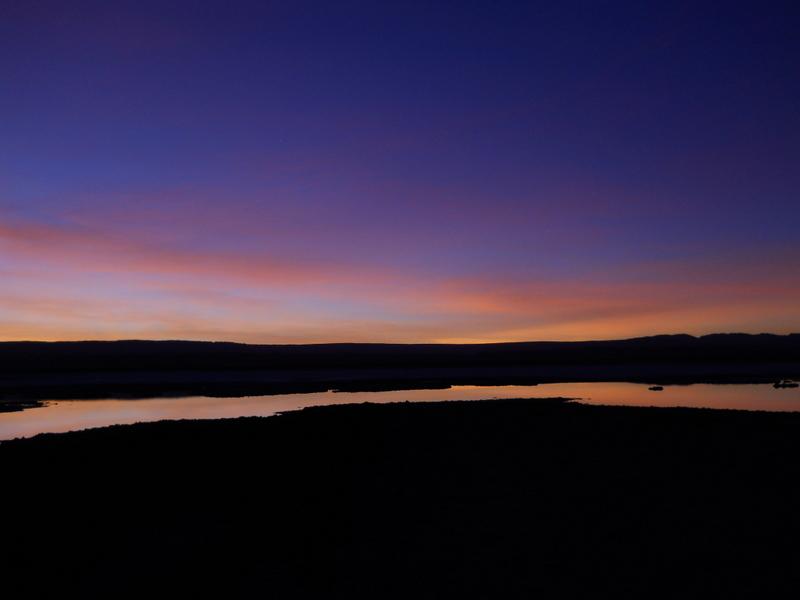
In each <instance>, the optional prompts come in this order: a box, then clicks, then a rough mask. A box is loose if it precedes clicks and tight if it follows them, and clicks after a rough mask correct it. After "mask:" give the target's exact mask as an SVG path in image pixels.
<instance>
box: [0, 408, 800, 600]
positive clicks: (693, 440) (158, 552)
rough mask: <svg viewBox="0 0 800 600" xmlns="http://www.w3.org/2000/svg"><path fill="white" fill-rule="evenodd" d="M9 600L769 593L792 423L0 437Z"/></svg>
mask: <svg viewBox="0 0 800 600" xmlns="http://www.w3.org/2000/svg"><path fill="white" fill-rule="evenodd" d="M0 473H2V476H3V493H2V494H0V514H2V516H3V517H4V518H3V539H2V544H0V582H2V589H3V590H4V591H8V590H13V589H15V587H14V586H15V585H22V586H23V587H22V588H18V589H22V590H23V591H19V592H17V593H16V594H13V593H12V594H11V595H9V596H8V597H9V598H12V597H13V598H39V597H48V598H58V599H63V598H80V599H81V600H84V599H89V598H103V599H106V598H110V597H135V598H141V597H152V598H193V597H207V596H208V595H209V594H210V595H211V596H212V597H215V598H226V599H227V598H281V599H293V598H342V599H347V600H356V599H360V598H369V599H370V600H373V599H375V598H381V599H393V598H398V599H399V598H402V599H409V598H459V599H460V598H469V599H471V598H481V599H485V598H538V597H541V598H616V597H625V598H658V597H668V598H728V597H737V598H739V597H743V596H745V597H751V598H776V597H785V598H790V597H796V591H797V589H798V587H797V586H798V585H800V570H798V568H797V564H798V561H799V560H800V544H798V539H800V511H798V509H797V507H798V506H799V505H800V413H747V412H740V411H713V410H697V409H649V408H626V407H597V406H586V405H580V404H574V403H565V402H563V401H559V400H549V401H543V400H535V401H496V402H443V403H434V404H425V403H407V404H393V405H352V406H337V407H320V408H313V409H306V410H303V411H299V412H294V413H288V414H285V415H283V416H279V417H274V418H269V419H257V418H248V419H232V420H222V421H182V422H162V423H150V424H142V425H135V426H127V427H123V426H117V427H110V428H106V429H98V430H90V431H85V432H78V433H71V434H61V435H42V436H38V437H36V438H33V439H29V440H20V441H14V442H3V443H0Z"/></svg>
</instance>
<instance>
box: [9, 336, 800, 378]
mask: <svg viewBox="0 0 800 600" xmlns="http://www.w3.org/2000/svg"><path fill="white" fill-rule="evenodd" d="M796 362H800V334H790V335H772V334H759V335H749V334H713V335H706V336H701V337H695V336H691V335H659V336H653V337H642V338H634V339H627V340H609V341H591V342H517V343H499V344H308V345H248V344H235V343H227V342H187V341H136V340H133V341H117V342H52V343H49V342H4V343H0V374H26V373H71V372H98V371H208V370H214V371H231V370H233V371H251V370H259V371H262V370H298V369H302V370H306V369H386V368H392V369H395V368H470V367H528V366H547V365H620V364H626V365H644V364H675V365H703V364H728V365H735V364H765V363H796Z"/></svg>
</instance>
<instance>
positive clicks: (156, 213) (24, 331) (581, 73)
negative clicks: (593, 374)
mask: <svg viewBox="0 0 800 600" xmlns="http://www.w3.org/2000/svg"><path fill="white" fill-rule="evenodd" d="M796 6H797V5H796V3H790V2H786V3H781V2H770V3H763V2H749V3H737V2H726V3H719V2H713V3H712V2H709V3H704V2H675V1H672V2H663V3H660V2H646V3H645V2H557V3H553V2H546V3H536V2H526V3H514V2H481V3H477V2H397V3H395V2H363V3H362V2H316V3H314V2H308V3H306V2H297V1H293V2H252V3H251V2H236V1H228V2H221V1H220V2H202V1H199V0H196V1H192V2H163V1H160V2H148V1H142V0H139V1H136V2H125V1H115V2H107V1H97V2H81V1H74V2H50V1H41V2H37V1H34V0H26V1H24V2H23V1H22V0H19V1H16V0H11V1H10V2H3V3H2V7H1V8H0V73H2V77H0V340H3V339H87V338H95V339H96V338H103V339H109V338H111V339H113V338H131V337H137V338H189V339H226V340H234V341H250V342H256V341H258V342H306V341H308V342H312V341H313V342H316V341H343V340H350V341H367V340H368V341H484V340H485V341H497V340H520V339H580V338H586V339H588V338H607V337H626V336H632V335H646V334H651V333H668V332H679V331H685V332H689V333H706V332H710V331H750V332H758V331H773V332H789V331H799V330H800V197H798V190H799V189H800V110H798V107H799V106H800V36H798V35H797V31H800V8H796Z"/></svg>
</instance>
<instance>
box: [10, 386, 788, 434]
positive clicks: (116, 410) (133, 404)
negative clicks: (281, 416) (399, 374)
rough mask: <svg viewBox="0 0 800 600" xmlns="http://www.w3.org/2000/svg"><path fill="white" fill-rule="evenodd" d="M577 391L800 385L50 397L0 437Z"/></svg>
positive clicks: (742, 390) (642, 400) (655, 401)
mask: <svg viewBox="0 0 800 600" xmlns="http://www.w3.org/2000/svg"><path fill="white" fill-rule="evenodd" d="M556 396H558V397H564V398H574V399H576V400H578V401H580V402H584V403H588V404H610V405H630V406H663V407H667V406H690V407H706V408H729V409H743V410H780V411H786V410H798V409H800V391H799V390H797V389H774V388H773V387H772V385H770V384H762V385H751V384H746V385H745V384H742V385H734V384H731V385H708V384H695V385H685V386H665V388H664V390H663V391H659V392H657V393H656V392H652V391H650V390H648V386H646V385H641V384H633V383H552V384H540V385H537V386H522V385H507V386H474V385H470V386H454V387H451V388H448V389H432V390H397V391H388V392H387V391H381V392H334V391H328V392H317V393H311V394H285V395H276V396H248V397H244V398H206V397H190V398H152V399H144V400H142V399H139V400H135V401H133V400H117V399H113V400H91V401H87V400H77V401H64V400H61V401H58V402H47V403H46V405H45V406H42V407H40V408H35V409H31V410H25V411H21V412H11V413H0V439H10V438H14V437H25V436H31V435H35V434H37V433H45V432H61V431H71V430H76V429H86V428H89V427H102V426H107V425H115V424H129V423H136V422H141V421H160V420H163V419H222V418H234V417H242V416H270V415H274V414H275V413H278V412H285V411H289V410H296V409H298V408H303V407H306V406H315V405H320V404H350V403H358V402H403V401H407V400H408V401H412V402H425V401H445V400H483V399H497V400H500V399H504V398H552V397H556Z"/></svg>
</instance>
